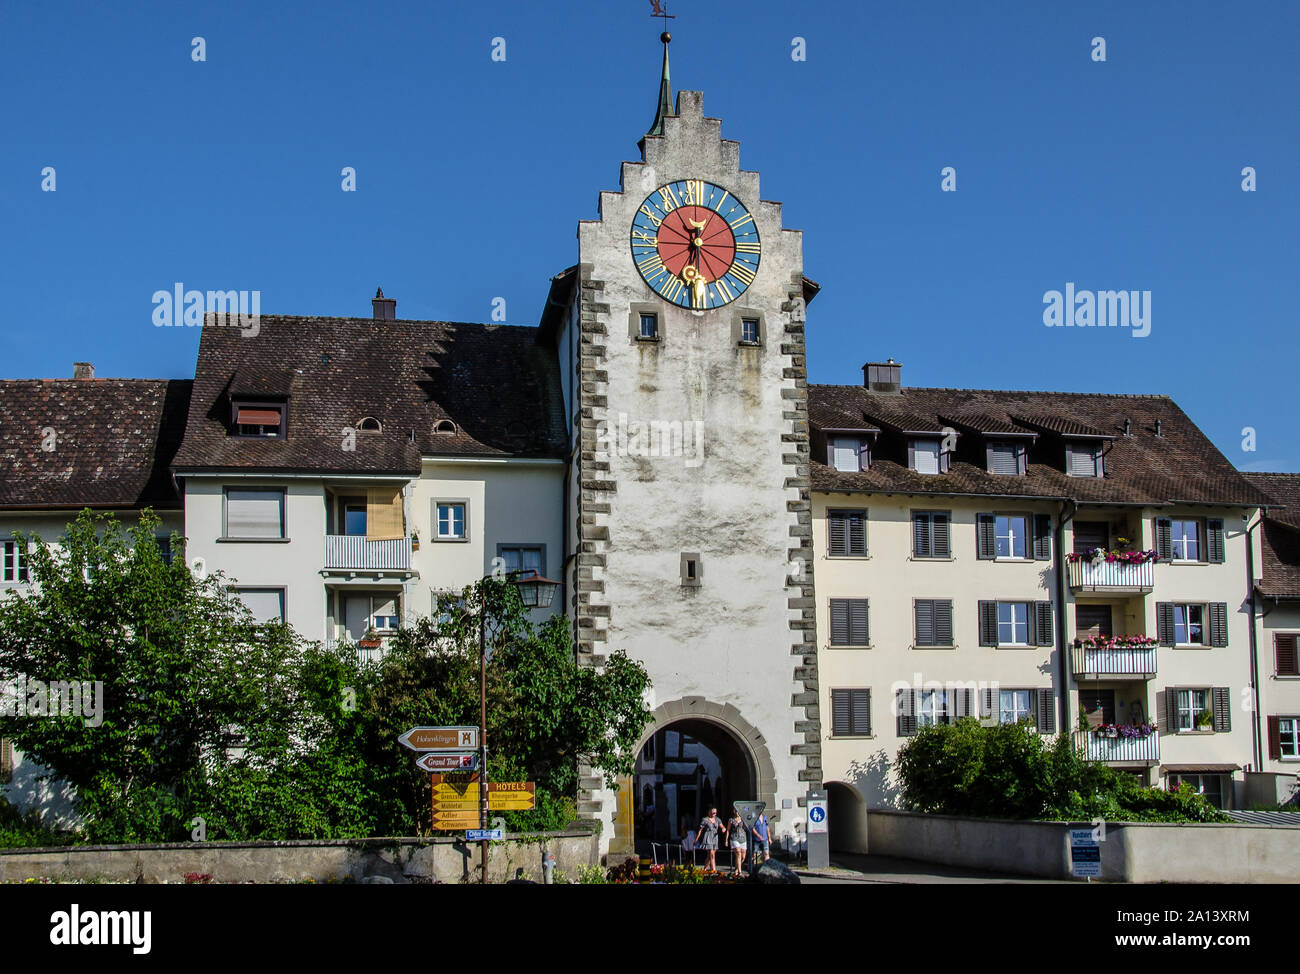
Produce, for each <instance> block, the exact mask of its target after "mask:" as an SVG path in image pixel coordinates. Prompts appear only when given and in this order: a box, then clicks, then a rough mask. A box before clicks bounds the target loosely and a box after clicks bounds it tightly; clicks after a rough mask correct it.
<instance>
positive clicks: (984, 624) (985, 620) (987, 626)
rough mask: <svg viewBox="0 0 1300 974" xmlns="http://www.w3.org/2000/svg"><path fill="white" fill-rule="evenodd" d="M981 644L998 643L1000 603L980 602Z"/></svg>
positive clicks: (994, 644)
mask: <svg viewBox="0 0 1300 974" xmlns="http://www.w3.org/2000/svg"><path fill="white" fill-rule="evenodd" d="M979 628H980V645H981V646H996V645H997V644H998V604H997V603H996V602H985V601H981V602H980V604H979Z"/></svg>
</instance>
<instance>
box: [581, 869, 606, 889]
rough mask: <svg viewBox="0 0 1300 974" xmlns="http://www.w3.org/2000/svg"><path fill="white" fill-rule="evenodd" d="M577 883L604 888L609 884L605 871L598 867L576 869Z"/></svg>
mask: <svg viewBox="0 0 1300 974" xmlns="http://www.w3.org/2000/svg"><path fill="white" fill-rule="evenodd" d="M578 882H579V883H585V884H588V885H594V886H604V885H605V884H606V883H608V882H609V879H608V878H607V877H606V875H605V870H604V869H603V868H602V867H601V866H599V865H595V864H593V865H590V866H588V865H586V864H584V865H581V866H579V867H578Z"/></svg>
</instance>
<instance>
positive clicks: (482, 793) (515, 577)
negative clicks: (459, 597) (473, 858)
mask: <svg viewBox="0 0 1300 974" xmlns="http://www.w3.org/2000/svg"><path fill="white" fill-rule="evenodd" d="M509 578H510V582H511V584H513V585H514V586H515V588H516V590H518V592H519V599H520V601H521V602H523V604H524V606H525V607H526V608H529V609H544V608H546V607H547V606H549V605H550V604H551V602H552V600H553V599H554V598H555V590H556V589H557V588H559V587H560V583H559V582H556V581H552V580H551V579H549V578H546V577H544V576H543V575H542V573H541V572H539V571H537V570H535V569H527V570H522V571H512V572H510V573H509ZM480 591H482V592H483V604H482V605H481V606H480V608H479V626H478V707H479V716H478V745H479V748H480V753H479V775H478V800H479V821H478V826H479V828H480V829H482V830H484V831H486V830H487V827H488V781H487V610H488V599H487V589H482V588H480ZM479 861H480V865H481V868H482V876H481V877H480V879H479V882H481V883H484V884H486V883H487V871H488V863H487V861H488V840H487V839H481V840H479Z"/></svg>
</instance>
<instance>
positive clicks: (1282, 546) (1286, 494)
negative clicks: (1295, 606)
mask: <svg viewBox="0 0 1300 974" xmlns="http://www.w3.org/2000/svg"><path fill="white" fill-rule="evenodd" d="M1242 476H1243V477H1245V478H1246V479H1247V480H1249V481H1250V482H1251V483H1252V484H1254V485H1255V486H1256V487H1258V488H1259V489H1260V490H1261V491H1263V492H1264V493H1265V494H1267V495H1268V497H1269V499H1270V501H1271V502H1272V503H1273V504H1278V505H1282V507H1281V509H1280V510H1279V509H1273V510H1270V511H1268V513H1267V514H1265V515H1264V523H1263V525H1262V526H1261V527H1260V537H1259V542H1260V549H1261V551H1262V553H1263V560H1264V564H1263V565H1261V566H1260V569H1261V571H1260V578H1259V584H1258V588H1259V591H1260V592H1261V593H1262V594H1264V595H1269V596H1279V597H1300V473H1244V474H1242Z"/></svg>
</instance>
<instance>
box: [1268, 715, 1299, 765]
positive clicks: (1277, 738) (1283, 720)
mask: <svg viewBox="0 0 1300 974" xmlns="http://www.w3.org/2000/svg"><path fill="white" fill-rule="evenodd" d="M1268 756H1269V757H1270V758H1273V759H1274V760H1275V761H1281V760H1284V759H1288V758H1300V717H1294V716H1291V717H1282V716H1278V717H1270V718H1269V719H1268Z"/></svg>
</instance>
